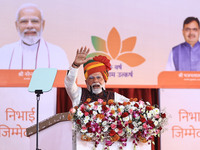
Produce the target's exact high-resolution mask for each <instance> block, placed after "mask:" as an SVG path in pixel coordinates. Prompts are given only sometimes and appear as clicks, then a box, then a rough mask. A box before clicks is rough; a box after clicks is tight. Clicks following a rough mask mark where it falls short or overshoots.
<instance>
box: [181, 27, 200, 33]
mask: <svg viewBox="0 0 200 150" xmlns="http://www.w3.org/2000/svg"><path fill="white" fill-rule="evenodd" d="M184 31H186V32H191V31H194V32H197V31H199V28H184Z"/></svg>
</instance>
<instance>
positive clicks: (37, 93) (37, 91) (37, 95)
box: [35, 90, 43, 150]
mask: <svg viewBox="0 0 200 150" xmlns="http://www.w3.org/2000/svg"><path fill="white" fill-rule="evenodd" d="M35 94H36V99H37V117H36V150H41V149H39V148H38V134H39V101H40V94H43V91H42V90H35Z"/></svg>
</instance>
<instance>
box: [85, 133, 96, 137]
mask: <svg viewBox="0 0 200 150" xmlns="http://www.w3.org/2000/svg"><path fill="white" fill-rule="evenodd" d="M86 135H87V136H88V137H93V136H94V133H86Z"/></svg>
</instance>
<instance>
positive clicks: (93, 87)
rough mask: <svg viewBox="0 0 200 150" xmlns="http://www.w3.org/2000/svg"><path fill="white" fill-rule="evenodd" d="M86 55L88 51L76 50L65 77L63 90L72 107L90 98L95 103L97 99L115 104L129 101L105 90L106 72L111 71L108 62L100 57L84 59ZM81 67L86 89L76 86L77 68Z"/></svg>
mask: <svg viewBox="0 0 200 150" xmlns="http://www.w3.org/2000/svg"><path fill="white" fill-rule="evenodd" d="M88 53H89V49H87V48H86V47H85V48H81V49H78V50H77V53H76V57H75V59H74V62H73V64H72V66H71V67H70V69H69V71H68V72H67V75H66V77H65V88H66V91H67V93H68V95H69V97H70V98H71V100H72V104H73V106H78V105H80V104H81V103H83V102H84V101H85V100H86V99H87V98H91V100H92V101H97V100H98V99H103V100H104V101H108V100H109V99H114V100H115V102H124V101H129V99H128V98H126V97H124V96H123V95H120V94H118V93H116V92H113V91H107V90H106V89H105V84H106V82H107V80H108V77H109V72H108V71H109V70H110V69H111V64H110V60H109V59H107V57H105V56H101V55H99V56H95V57H94V58H86V56H87V55H88ZM81 65H83V67H84V75H85V83H86V85H87V88H86V89H85V88H81V87H78V86H77V85H76V78H77V74H78V68H79V67H80V66H81ZM92 101H91V102H92Z"/></svg>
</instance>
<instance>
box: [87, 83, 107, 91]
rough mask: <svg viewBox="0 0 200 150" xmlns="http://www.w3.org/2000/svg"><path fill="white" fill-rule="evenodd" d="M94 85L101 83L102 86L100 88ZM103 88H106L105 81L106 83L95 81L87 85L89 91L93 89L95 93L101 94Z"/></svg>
mask: <svg viewBox="0 0 200 150" xmlns="http://www.w3.org/2000/svg"><path fill="white" fill-rule="evenodd" d="M94 85H99V86H100V87H99V88H93V86H94ZM102 88H103V89H104V90H105V83H104V84H102V85H101V84H99V83H93V84H92V85H91V86H88V85H87V89H88V90H89V91H92V92H93V93H94V94H99V93H101V92H102V91H103V90H102Z"/></svg>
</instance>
